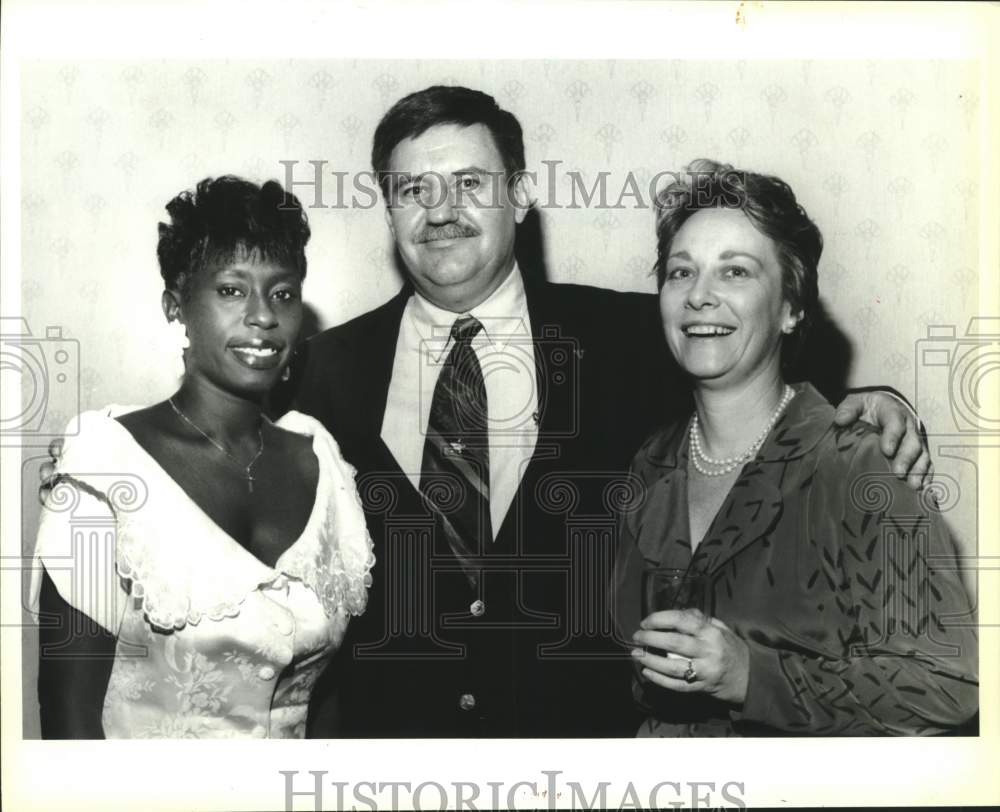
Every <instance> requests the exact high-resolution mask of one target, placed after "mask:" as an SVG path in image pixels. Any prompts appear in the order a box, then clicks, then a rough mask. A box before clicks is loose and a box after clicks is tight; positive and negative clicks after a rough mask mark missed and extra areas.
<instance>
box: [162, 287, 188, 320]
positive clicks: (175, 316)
mask: <svg viewBox="0 0 1000 812" xmlns="http://www.w3.org/2000/svg"><path fill="white" fill-rule="evenodd" d="M160 307H161V308H163V315H164V316H166V317H167V321H178V322H180V323H181V324H183V323H184V314H183V312H182V311H181V297H180V294H179V293H178V292H177V291H175V290H164V291H163V295H162V296H161V297H160Z"/></svg>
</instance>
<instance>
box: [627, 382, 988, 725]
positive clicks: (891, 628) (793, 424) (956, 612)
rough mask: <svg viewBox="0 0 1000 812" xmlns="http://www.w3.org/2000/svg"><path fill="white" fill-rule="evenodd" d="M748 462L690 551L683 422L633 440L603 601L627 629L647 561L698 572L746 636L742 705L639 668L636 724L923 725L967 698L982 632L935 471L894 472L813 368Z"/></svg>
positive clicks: (954, 717)
mask: <svg viewBox="0 0 1000 812" xmlns="http://www.w3.org/2000/svg"><path fill="white" fill-rule="evenodd" d="M795 389H796V393H797V394H796V397H795V398H794V399H793V400H792V401H791V403H790V404H789V407H788V409H787V410H786V412H785V414H784V415H783V416H782V417H781V419H780V420H779V421H778V423H777V424H776V425H775V427H774V429H773V430H772V431H771V434H770V435H769V436H768V438H767V440H766V441H765V443H764V446H763V447H762V448H761V450H760V452H759V453H758V455H757V457H756V459H754V460H752V461H751V462H749V463H748V464H747V465H746V466H744V468H743V470H742V472H741V473H740V475H739V478H738V479H737V481H736V483H735V484H734V485H733V488H732V490H731V491H730V493H729V494H728V496H727V497H726V499H725V502H724V503H723V505H722V507H721V508H720V510H719V512H718V514H717V515H716V516H715V519H714V520H713V522H712V524H711V525H710V527H709V529H708V531H707V532H706V534H705V537H704V540H703V541H702V542H701V543H700V544H699V545H698V546H697V548H696V551H695V553H694V555H692V553H691V541H690V533H689V526H688V508H687V461H688V448H687V437H688V432H687V425H686V424H684V423H682V424H678V425H674V426H672V427H670V428H667V429H665V430H663V431H661V432H659V433H657V434H655V435H654V436H653V437H652V438H651V439H649V440H648V441H647V442H646V443H645V444H644V445H643V447H642V448H640V449H639V451H638V453H637V454H636V455H635V458H634V459H633V463H632V473H633V474H634V475H635V476H636V477H638V479H639V480H641V482H642V484H643V486H644V488H643V489H642V493H643V497H642V498H641V499H640V500H637V503H636V505H635V507H634V509H632V510H630V511H628V512H627V513H626V514H624V516H623V520H622V525H621V539H620V545H621V546H620V548H619V551H618V558H617V561H616V566H615V578H614V593H615V594H614V596H613V600H614V605H615V608H616V615H617V623H618V628H619V632H620V633H621V634H623V635H624V638H625V639H626V640H628V639H630V638H631V635H632V633H633V632H634V631H635V630H636V629H638V627H639V621H640V620H641V619H642V617H643V612H642V606H641V603H640V592H641V580H642V571H643V568H644V567H645V566H663V567H676V568H680V569H688V570H689V571H691V572H696V573H701V574H704V575H706V576H707V577H708V583H709V589H708V591H709V599H708V600H709V607H708V610H709V612H710V613H711V614H713V615H714V616H716V617H718V618H720V619H721V620H723V621H724V622H725V623H726V624H728V625H729V626H730V628H732V629H733V630H734V631H735V632H736V633H737V634H738V635H739V636H740V637H741V638H742V639H743V640H744V641H745V642H746V643H747V644H748V646H749V649H750V661H749V668H750V670H749V682H748V688H747V695H746V700H745V702H744V703H743V705H742V706H740V707H736V706H734V705H728V704H725V703H722V702H721V701H719V700H715V699H714V698H712V697H708V696H706V695H701V694H690V693H687V694H682V693H676V692H672V691H669V690H666V689H663V688H661V687H659V686H656V685H653V684H651V683H649V682H647V681H645V680H643V679H642V678H641V677H640V676H637V677H636V680H635V683H634V687H635V694H636V699H637V701H638V702H639V704H640V706H641V707H643V708H644V709H645V710H646V712H647V713H648V714H649V716H648V718H647V720H646V722H645V723H643V725H642V727H641V728H640V730H639V735H640V736H732V735H750V736H761V735H791V736H794V735H798V736H806V735H818V736H866V735H867V736H870V735H933V734H940V733H945V732H948V731H951V730H953V729H954V728H955V727H956V726H957V725H960V724H962V723H963V722H966V721H967V720H969V719H970V717H972V716H973V715H974V714H975V712H976V710H977V708H978V677H977V656H978V639H977V633H976V627H975V618H974V615H973V611H972V609H971V607H970V601H969V598H968V596H967V594H966V592H965V590H964V588H963V586H962V583H961V580H960V578H959V577H958V575H959V573H958V572H957V565H956V559H955V550H954V547H953V544H952V541H951V539H950V536H949V534H948V531H947V528H946V527H945V524H944V521H943V520H942V517H941V513H940V510H939V507H938V504H937V503H936V501H935V497H934V489H925V490H924V491H922V492H919V493H918V492H916V491H913V490H911V489H910V488H909V487H908V486H907V485H906V483H905V482H903V481H901V480H899V479H897V478H896V477H895V475H893V474H892V472H891V469H890V467H889V463H888V461H887V460H886V459H885V457H884V456H883V454H882V452H881V451H880V449H879V442H878V435H877V434H876V433H875V431H874V429H872V428H871V427H870V426H869V425H867V424H864V423H857V424H855V425H854V426H852V427H850V428H847V429H839V428H837V427H835V426H833V411H834V410H833V407H831V406H830V405H829V403H827V402H826V400H825V399H824V398H823V397H822V396H821V395H820V394H819V393H818V392H817V391H816V390H815V389H813V388H812V387H811V386H809V385H808V384H800V385H797V386H796V387H795Z"/></svg>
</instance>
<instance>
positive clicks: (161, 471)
mask: <svg viewBox="0 0 1000 812" xmlns="http://www.w3.org/2000/svg"><path fill="white" fill-rule="evenodd" d="M123 414H125V413H124V412H123ZM109 419H110V422H111V423H112V424H114V427H115V430H116V431H118V432H119V433H120V434H121V435H122V439H123V440H125V441H126V442H127V443H128V445H129V446H131V449H132V451H133V452H134V453H135V454H136V455H137V456H139V457H141V458H142V460H143V462H144V463H145V468H146V469H148V470H150V471H152V472H153V473H154V475H155V476H156V478H157V479H158V480H160V481H161V482H165V483H166V487H167V488H168V489H172V490H173V491H174V493H175V495H176V496H177V497H178V498H179V499H180V500H181V501H182V502H184V503H186V504H187V505H188V506H189V508H190V512H191V513H192V514H194V515H196V516H197V517H198V518H199V519H200V520H201V523H202V524H204V525H205V526H206V527H209V528H211V531H212V535H215V536H219V537H220V538H221V539H222V540H223V541H224V542H225V543H228V545H229V546H230V547H231V548H234V549H235V550H236V551H238V552H240V553H242V554H243V555H246V556H247V557H248V558H249V559H250V560H251V561H252V562H253V563H255V564H257V565H259V566H260V568H261V569H262V570H264V571H266V572H267V573H269V574H272V575H273V576H274V577H277V576H278V575H279V574H281V573H285V574H286V575H294V573H289V572H286V571H285V570H284V568H283V567H282V561H283V560H284V559H285V558H290V557H291V554H292V552H293V548H295V547H296V545H299V544H301V543H304V542H305V541H306V540H308V539H310V538H313V536H314V535H315V534H316V533H317V532H318V528H317V527H316V524H317V522H318V521H321V520H322V515H321V514H322V508H323V505H322V504H321V503H322V497H323V494H324V493H327V489H328V488H329V482H328V479H329V476H330V472H329V470H328V466H325V465H323V464H322V463H321V461H320V450H319V449H318V448H317V443H318V435H317V434H312V435H311V440H312V443H311V446H310V447H311V449H312V452H313V454H314V455H315V457H316V464H317V466H318V468H319V476H318V478H317V480H316V496H315V498H314V499H313V505H312V508H311V510H310V511H309V518H308V519H307V520H306V524H305V527H303V528H302V532H301V533H300V534H299V536H298V537H297V538H296V539H295V540H294V541H293V542H292V543H291V544H290V545H288V547H286V548H285V549H284V550H283V551H282V553H281V555H279V556H278V558H277V560H276V561H275V562H274V566H273V567H271V566H269V565H267V564H265V563H264V562H263V561H261V560H260V559H259V558H258V557H257V556H256V555H254V554H253V553H252V552H250V550H248V549H247V548H246V547H244V546H243V545H242V544H240V543H239V541H237V540H236V539H235V538H234V537H233V536H232V535H230V534H229V533H227V532H226V531H225V530H224V529H223V528H222V526H221V525H220V524H219V523H218V522H217V521H215V519H213V518H212V517H211V516H209V515H208V513H206V512H205V509H204V508H202V506H201V505H199V504H198V503H197V502H196V501H195V500H194V499H193V498H192V497H191V495H190V494H189V493H188V492H187V491H185V490H184V488H182V487H181V486H180V485H179V484H178V483H177V481H176V480H175V479H174V478H173V477H172V476H170V474H169V473H167V470H166V469H165V468H164V467H163V466H162V465H160V463H159V462H157V461H156V458H155V457H153V455H152V454H150V453H149V452H148V451H147V450H146V449H145V448H143V447H142V445H141V444H140V443H139V441H138V440H136V439H135V437H134V436H132V432H130V431H129V430H128V429H127V428H125V426H123V425H122V424H121V423H120V422H119V421H118V420H116V419H115V417H110V418H109ZM282 420H284V418H281V419H280V420H277V421H275V422H274V424H273V425H275V426H277V427H278V428H280V429H282V431H289V429H286V428H284V426H282V425H281V422H282ZM296 433H297V432H296ZM262 583H264V581H262Z"/></svg>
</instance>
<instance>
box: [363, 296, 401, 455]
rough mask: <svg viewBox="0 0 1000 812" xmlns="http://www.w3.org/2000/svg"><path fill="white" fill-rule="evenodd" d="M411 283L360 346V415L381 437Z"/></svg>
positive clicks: (371, 433)
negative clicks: (397, 344)
mask: <svg viewBox="0 0 1000 812" xmlns="http://www.w3.org/2000/svg"><path fill="white" fill-rule="evenodd" d="M410 295H411V290H410V287H409V285H404V286H403V289H402V290H401V291H400V292H399V293H398V294H397V295H396V296H395V297H393V298H392V299H390V300H389V301H388V302H387V303H386V305H385V307H384V309H383V311H382V312H381V313H380V314H379V317H378V318H377V319H373V320H372V322H371V324H370V325H369V328H368V330H367V332H366V334H365V335H363V336H362V337H361V339H360V342H361V346H359V347H357V355H356V357H357V359H358V366H357V375H358V399H357V409H356V414H357V415H358V417H359V420H360V422H361V424H362V425H363V426H364V429H365V432H366V433H367V434H368V435H369V436H370V437H378V436H379V435H380V434H381V431H382V420H383V418H384V417H385V405H386V401H387V400H388V397H389V383H390V381H391V380H392V367H393V362H394V360H395V357H396V343H397V341H398V340H399V328H400V323H401V322H402V319H403V309H404V308H405V307H406V302H407V300H408V299H409V298H410Z"/></svg>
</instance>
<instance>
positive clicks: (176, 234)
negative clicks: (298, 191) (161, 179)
mask: <svg viewBox="0 0 1000 812" xmlns="http://www.w3.org/2000/svg"><path fill="white" fill-rule="evenodd" d="M166 208H167V212H168V213H169V214H170V223H169V225H168V224H167V223H160V224H159V234H160V238H159V242H158V243H157V245H156V255H157V257H158V259H159V261H160V276H162V277H163V284H164V285H165V286H166V287H167V289H169V290H176V291H178V292H181V293H183V292H184V291H185V289H186V286H187V283H188V282H189V281H190V279H191V278H192V277H193V276H194V274H196V273H198V272H199V271H200V270H201V269H202V268H206V267H218V266H219V265H224V264H228V263H230V262H233V261H234V260H235V259H236V258H237V257H238V256H247V255H251V254H252V255H254V256H255V257H258V258H260V259H262V260H266V261H269V262H275V263H278V264H281V265H285V266H287V267H290V268H294V269H296V270H298V271H299V272H300V273H301V274H302V276H303V277H304V276H305V274H306V253H305V248H306V243H308V242H309V235H310V231H309V221H308V219H307V218H306V213H305V211H304V210H303V208H302V205H301V204H300V203H299V200H298V198H297V197H295V195H293V194H291V193H290V192H288V193H286V192H285V190H284V189H283V188H282V187H281V184H280V183H278V182H277V181H273V180H269V181H267V183H265V184H264V185H263V186H258V185H257V184H256V183H251V182H250V181H248V180H244V179H243V178H238V177H235V176H234V175H223V176H222V177H219V178H215V179H213V178H205V179H204V180H203V181H201V182H200V183H199V184H198V185H197V187H196V188H195V190H194V191H193V192H192V191H184V192H181V193H180V194H179V195H177V196H176V197H175V198H174V199H173V200H171V201H170V202H169V203H167V207H166Z"/></svg>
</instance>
